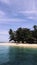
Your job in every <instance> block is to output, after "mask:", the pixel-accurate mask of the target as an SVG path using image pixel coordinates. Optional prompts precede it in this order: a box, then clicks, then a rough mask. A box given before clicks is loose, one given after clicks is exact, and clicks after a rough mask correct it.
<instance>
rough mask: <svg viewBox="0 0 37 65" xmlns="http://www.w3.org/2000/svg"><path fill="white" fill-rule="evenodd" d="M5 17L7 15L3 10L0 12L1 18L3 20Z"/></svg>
mask: <svg viewBox="0 0 37 65" xmlns="http://www.w3.org/2000/svg"><path fill="white" fill-rule="evenodd" d="M3 16H5V13H4V12H3V11H2V10H0V18H2V17H3Z"/></svg>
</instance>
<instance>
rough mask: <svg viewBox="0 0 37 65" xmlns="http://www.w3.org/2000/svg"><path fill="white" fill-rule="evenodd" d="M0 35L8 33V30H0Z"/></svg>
mask: <svg viewBox="0 0 37 65" xmlns="http://www.w3.org/2000/svg"><path fill="white" fill-rule="evenodd" d="M0 35H8V31H5V30H0Z"/></svg>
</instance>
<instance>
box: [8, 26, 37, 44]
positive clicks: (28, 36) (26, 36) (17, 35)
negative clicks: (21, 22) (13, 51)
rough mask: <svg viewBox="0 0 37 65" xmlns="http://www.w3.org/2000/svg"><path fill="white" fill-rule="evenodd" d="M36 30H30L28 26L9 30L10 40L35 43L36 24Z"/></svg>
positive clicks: (36, 36) (36, 34) (36, 35)
mask: <svg viewBox="0 0 37 65" xmlns="http://www.w3.org/2000/svg"><path fill="white" fill-rule="evenodd" d="M33 27H34V30H30V29H28V28H18V29H17V30H16V31H12V29H10V30H9V35H10V38H9V39H10V40H9V41H12V40H14V41H15V42H18V43H19V42H20V41H21V42H22V43H24V42H25V41H26V42H28V43H33V42H34V41H35V40H36V42H37V26H36V25H34V26H33Z"/></svg>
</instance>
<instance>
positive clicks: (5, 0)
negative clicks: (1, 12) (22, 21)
mask: <svg viewBox="0 0 37 65" xmlns="http://www.w3.org/2000/svg"><path fill="white" fill-rule="evenodd" d="M0 1H1V2H3V3H5V4H9V3H10V2H9V0H0Z"/></svg>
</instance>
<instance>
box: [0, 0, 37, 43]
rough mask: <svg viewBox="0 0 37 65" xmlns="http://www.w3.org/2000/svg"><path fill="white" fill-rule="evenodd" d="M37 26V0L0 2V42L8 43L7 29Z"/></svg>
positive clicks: (6, 0)
mask: <svg viewBox="0 0 37 65" xmlns="http://www.w3.org/2000/svg"><path fill="white" fill-rule="evenodd" d="M33 25H37V0H0V42H8V41H9V34H8V31H9V29H12V30H16V29H17V28H19V27H26V28H29V29H33V28H32V27H33Z"/></svg>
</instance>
